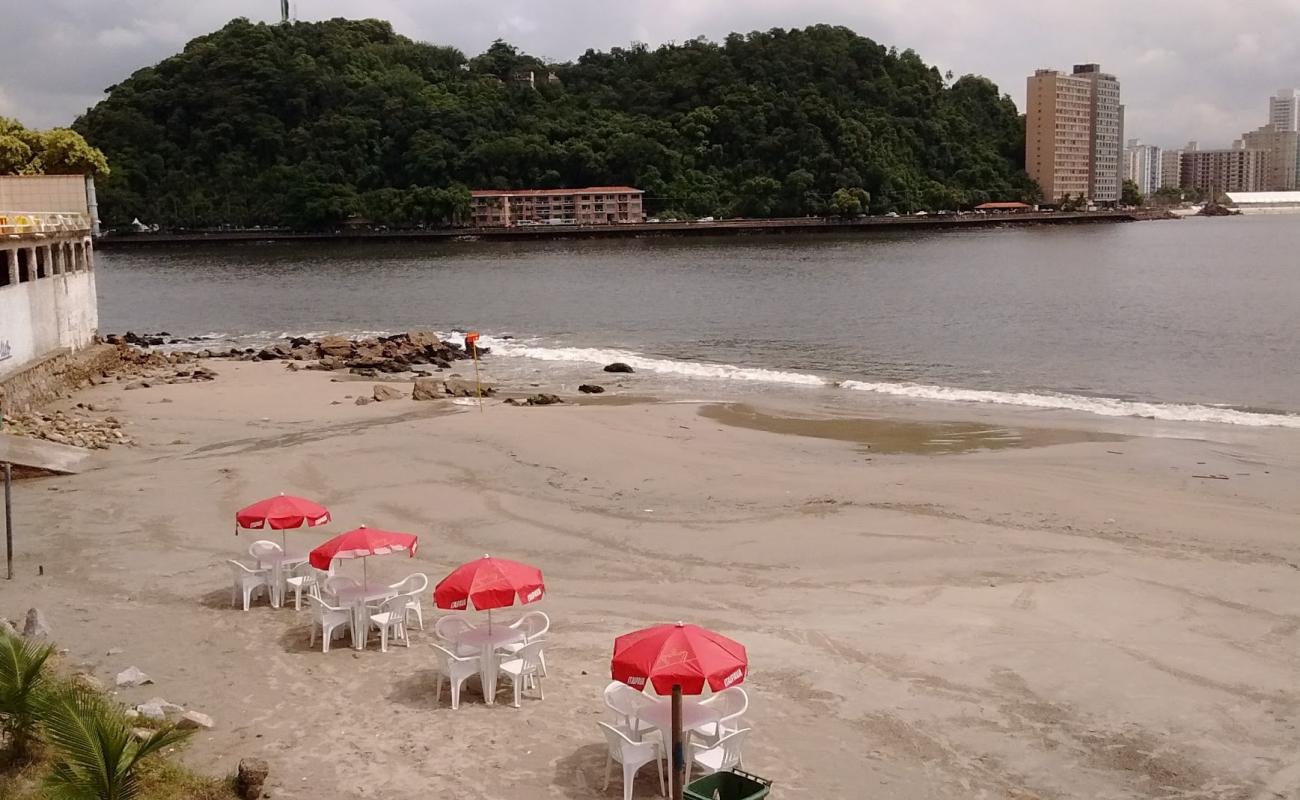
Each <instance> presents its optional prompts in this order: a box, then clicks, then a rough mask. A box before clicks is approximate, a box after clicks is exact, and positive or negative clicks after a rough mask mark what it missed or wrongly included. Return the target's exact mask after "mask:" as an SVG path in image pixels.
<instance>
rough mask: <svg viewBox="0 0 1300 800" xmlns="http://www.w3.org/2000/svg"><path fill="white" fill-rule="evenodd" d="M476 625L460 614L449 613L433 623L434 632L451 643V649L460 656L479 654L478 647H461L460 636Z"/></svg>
mask: <svg viewBox="0 0 1300 800" xmlns="http://www.w3.org/2000/svg"><path fill="white" fill-rule="evenodd" d="M473 628H474V625H473V624H472V623H470V621H469V620H467V619H465V618H464V617H462V616H460V615H459V614H447V615H446V616H442V617H439V618H438V621H437V622H435V623H433V634H434V635H435V636H437V637H438V638H439V639H441V640H443V641H444V642H446V643H447V644H449V645H451V651H452V652H454V653H455V654H456V655H458V656H476V655H479V652H478V650H477V649H474V648H470V647H461V645H460V636H461V634H463V633H464V632H465V631H468V630H473Z"/></svg>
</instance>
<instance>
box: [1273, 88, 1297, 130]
mask: <svg viewBox="0 0 1300 800" xmlns="http://www.w3.org/2000/svg"><path fill="white" fill-rule="evenodd" d="M1268 122H1269V124H1270V125H1272V126H1273V127H1274V128H1276V129H1277V130H1279V131H1300V89H1281V90H1279V91H1278V93H1277V94H1275V95H1273V96H1272V97H1270V98H1269V99H1268Z"/></svg>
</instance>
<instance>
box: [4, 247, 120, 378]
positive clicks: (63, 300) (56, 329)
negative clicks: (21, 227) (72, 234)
mask: <svg viewBox="0 0 1300 800" xmlns="http://www.w3.org/2000/svg"><path fill="white" fill-rule="evenodd" d="M55 241H58V240H55ZM76 241H77V242H78V243H79V244H80V243H82V240H80V239H77V240H76ZM24 244H31V243H24ZM84 244H85V252H86V267H83V269H82V270H81V271H73V265H72V263H71V261H70V260H66V261H65V262H64V263H63V269H64V272H63V273H62V274H58V275H52V274H51V275H48V277H44V278H37V277H35V271H34V267H33V273H32V280H29V281H26V282H22V283H15V284H11V285H8V286H0V379H3V378H5V377H6V376H8V375H11V374H13V373H15V372H18V371H19V370H20V369H22V368H23V367H26V366H28V365H29V364H30V363H31V362H32V361H34V360H36V359H38V358H40V357H42V356H45V355H47V354H49V353H52V352H55V351H58V350H59V349H61V348H68V349H72V350H77V349H80V348H82V347H85V346H86V345H88V344H90V343H91V342H92V341H93V339H94V336H95V333H96V330H97V329H98V327H99V307H98V304H97V302H98V301H97V297H96V294H95V272H94V270H93V268H91V267H93V256H92V255H91V246H90V244H89V241H88V240H86V241H85V242H84ZM8 257H9V252H8V251H7V250H6V249H5V248H4V246H3V245H0V269H8V266H9V265H8V261H7V259H8Z"/></svg>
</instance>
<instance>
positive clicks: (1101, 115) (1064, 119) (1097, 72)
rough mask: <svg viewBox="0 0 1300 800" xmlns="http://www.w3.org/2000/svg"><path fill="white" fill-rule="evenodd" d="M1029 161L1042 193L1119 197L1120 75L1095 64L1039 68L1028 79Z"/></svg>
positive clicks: (1099, 199) (1050, 197)
mask: <svg viewBox="0 0 1300 800" xmlns="http://www.w3.org/2000/svg"><path fill="white" fill-rule="evenodd" d="M1027 94H1028V108H1027V110H1026V117H1025V167H1026V169H1027V170H1028V172H1029V176H1030V177H1031V178H1033V179H1034V180H1035V181H1037V182H1038V185H1039V187H1040V188H1041V189H1042V190H1043V199H1044V200H1045V201H1047V202H1049V203H1056V202H1059V201H1060V200H1061V199H1062V198H1064V197H1065V196H1066V195H1069V196H1071V197H1085V198H1088V199H1089V200H1091V201H1092V202H1095V203H1102V204H1113V203H1116V202H1118V200H1119V189H1120V174H1121V170H1120V160H1121V151H1122V147H1121V145H1122V141H1123V136H1124V133H1123V131H1124V118H1123V116H1124V115H1123V106H1121V105H1120V102H1119V100H1120V90H1119V81H1117V80H1116V79H1115V76H1113V75H1108V74H1106V73H1104V72H1102V71H1101V68H1100V67H1098V66H1097V65H1096V64H1080V65H1076V66H1075V67H1074V71H1073V73H1071V74H1068V75H1067V74H1065V73H1063V72H1059V71H1057V70H1052V69H1040V70H1037V71H1035V72H1034V74H1033V75H1031V76H1030V77H1029V80H1028V93H1027Z"/></svg>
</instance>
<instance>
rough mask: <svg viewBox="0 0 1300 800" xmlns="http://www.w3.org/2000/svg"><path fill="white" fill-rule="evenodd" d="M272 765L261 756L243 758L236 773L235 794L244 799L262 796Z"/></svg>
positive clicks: (255, 798) (251, 799) (254, 799)
mask: <svg viewBox="0 0 1300 800" xmlns="http://www.w3.org/2000/svg"><path fill="white" fill-rule="evenodd" d="M270 772H271V767H270V766H269V765H268V764H267V763H266V761H265V760H263V759H260V758H241V759H240V760H239V771H238V772H237V773H236V774H235V794H237V795H239V796H240V797H241V798H243V800H257V798H259V797H261V796H262V786H263V785H264V784H265V783H266V776H267V775H268V774H270Z"/></svg>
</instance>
